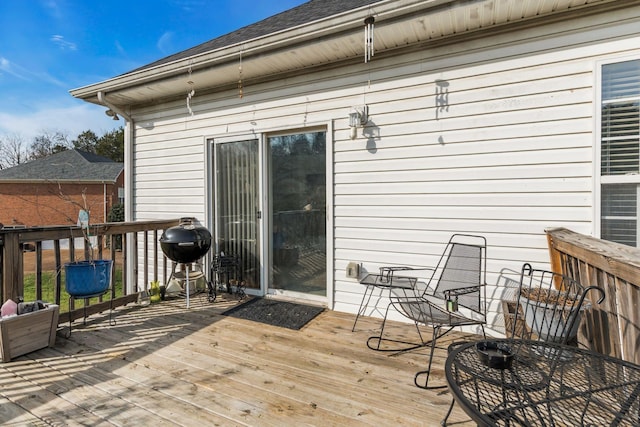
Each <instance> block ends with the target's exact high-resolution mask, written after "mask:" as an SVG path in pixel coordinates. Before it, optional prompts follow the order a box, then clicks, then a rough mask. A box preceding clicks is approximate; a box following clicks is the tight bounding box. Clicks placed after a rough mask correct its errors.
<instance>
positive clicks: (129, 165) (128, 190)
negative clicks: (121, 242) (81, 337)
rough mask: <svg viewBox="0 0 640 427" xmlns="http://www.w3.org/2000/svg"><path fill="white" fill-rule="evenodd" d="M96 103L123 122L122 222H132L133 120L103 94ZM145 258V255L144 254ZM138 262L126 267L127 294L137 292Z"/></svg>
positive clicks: (131, 250)
mask: <svg viewBox="0 0 640 427" xmlns="http://www.w3.org/2000/svg"><path fill="white" fill-rule="evenodd" d="M97 95H98V101H99V102H100V103H101V104H102V105H104V106H106V107H109V108H111V109H112V110H113V111H114V112H115V113H116V114H118V115H119V116H121V117H122V118H123V119H124V121H125V129H124V220H125V221H127V222H129V221H133V136H134V132H133V119H132V118H131V116H130V115H129V114H127V113H126V112H124V111H123V110H122V109H121V108H119V107H117V106H116V105H114V104H112V103H111V102H109V101H108V100H107V96H106V94H105V93H104V92H102V91H98V94H97ZM126 250H127V252H128V253H130V254H135V253H136V252H135V250H136V248H135V247H134V241H133V239H127V248H126ZM145 256H146V254H145ZM137 262H138V260H133V263H131V265H129V266H127V271H126V278H127V281H126V283H127V288H128V289H127V293H133V292H137V291H138V283H133V280H134V278H135V275H134V269H135V270H137V268H138V267H137Z"/></svg>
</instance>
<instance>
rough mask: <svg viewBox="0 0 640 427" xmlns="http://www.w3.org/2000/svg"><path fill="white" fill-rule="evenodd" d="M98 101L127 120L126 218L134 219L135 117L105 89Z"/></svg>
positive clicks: (127, 219) (125, 155) (125, 144)
mask: <svg viewBox="0 0 640 427" xmlns="http://www.w3.org/2000/svg"><path fill="white" fill-rule="evenodd" d="M97 95H98V101H99V103H100V104H101V105H104V106H105V107H108V108H110V109H112V110H113V111H114V112H115V113H116V114H118V115H120V116H122V118H123V119H124V121H125V132H124V220H125V221H134V219H133V138H134V127H133V118H132V117H131V116H130V115H129V114H127V113H126V112H125V111H124V110H123V109H122V108H120V107H118V106H116V105H115V104H112V103H111V102H109V100H108V99H107V95H106V94H105V93H104V92H103V91H99V92H98V93H97Z"/></svg>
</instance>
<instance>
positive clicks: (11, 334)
mask: <svg viewBox="0 0 640 427" xmlns="http://www.w3.org/2000/svg"><path fill="white" fill-rule="evenodd" d="M59 313H60V307H59V306H57V305H55V304H49V306H48V307H47V308H45V309H44V310H38V311H34V312H32V313H26V314H21V315H19V316H13V317H7V318H4V319H0V355H1V356H2V361H3V362H9V361H10V360H11V359H13V358H14V357H18V356H22V355H23V354H27V353H31V352H32V351H36V350H40V349H41V348H45V347H49V346H53V345H54V344H55V343H56V329H57V328H58V315H59Z"/></svg>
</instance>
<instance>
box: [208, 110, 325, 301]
mask: <svg viewBox="0 0 640 427" xmlns="http://www.w3.org/2000/svg"><path fill="white" fill-rule="evenodd" d="M319 130H321V131H325V132H326V153H325V170H326V177H325V179H326V242H327V243H326V253H327V256H326V271H327V283H326V286H327V293H326V296H325V297H318V296H314V295H310V294H304V293H300V294H295V295H294V294H291V293H289V292H284V293H281V292H273V293H271V292H268V290H269V287H268V286H267V282H266V281H267V280H268V266H269V264H268V262H269V259H268V258H267V256H268V253H269V251H268V247H267V245H268V244H269V243H270V241H271V240H270V239H267V233H268V231H269V230H267V226H266V223H265V221H264V219H265V213H266V212H269V210H268V209H269V208H270V205H269V200H268V191H266V189H267V188H268V182H267V179H268V170H267V161H268V159H267V158H266V157H267V156H266V144H267V137H268V136H273V135H290V134H295V133H305V132H314V131H319ZM249 139H253V140H258V156H259V160H258V163H259V165H258V168H259V171H258V181H259V186H260V189H259V192H260V197H259V199H260V211H261V213H262V215H261V221H260V223H259V226H258V232H259V233H260V245H259V251H260V257H259V259H260V288H259V290H258V289H247V294H249V295H254V296H273V297H276V296H278V297H279V296H282V297H284V298H288V299H289V298H290V299H300V300H308V301H314V302H319V303H322V304H324V305H326V306H327V307H329V308H333V304H334V293H335V273H334V272H335V268H334V264H335V260H334V255H333V254H334V194H333V185H334V182H333V181H334V180H333V175H334V164H333V163H334V162H333V160H334V155H335V153H334V149H333V144H334V140H333V122H332V121H329V122H319V123H308V124H307V126H304V127H300V128H298V127H293V126H292V127H278V128H273V129H265V130H264V131H262V132H258V131H257V130H253V132H238V133H233V134H231V133H225V134H222V135H210V136H206V137H205V138H204V145H205V149H204V153H205V156H206V158H205V174H206V176H205V181H206V187H207V188H206V206H205V215H206V218H207V222H208V224H209V225H210V228H211V229H212V230H213V229H214V225H215V212H214V203H215V180H214V171H215V163H214V161H213V159H214V157H213V156H214V153H215V144H217V143H229V142H238V141H246V140H249ZM214 231H215V230H214ZM214 255H215V246H214V249H213V251H210V253H209V262H211V260H212V258H213V256H214Z"/></svg>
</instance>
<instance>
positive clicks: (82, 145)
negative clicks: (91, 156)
mask: <svg viewBox="0 0 640 427" xmlns="http://www.w3.org/2000/svg"><path fill="white" fill-rule="evenodd" d="M71 143H72V144H73V148H76V149H78V150H82V151H87V152H89V153H95V152H96V145H98V135H96V133H95V132H94V131H92V130H85V131H84V132H82V133H81V134H80V135H78V137H77V138H76V139H74V140H73V141H72V142H71Z"/></svg>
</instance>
